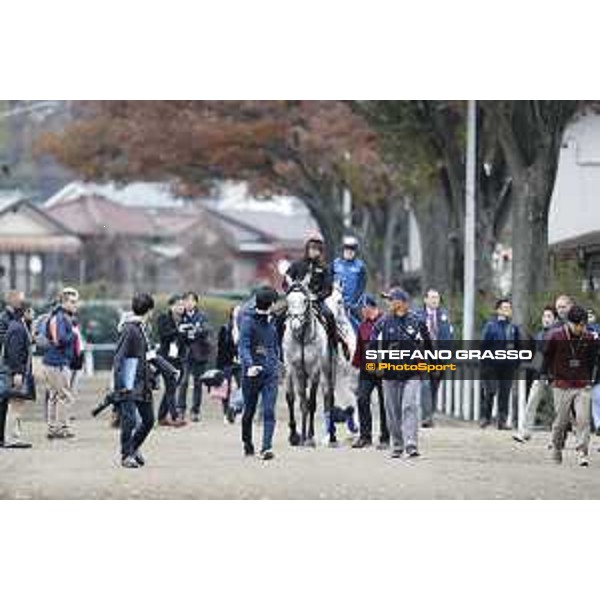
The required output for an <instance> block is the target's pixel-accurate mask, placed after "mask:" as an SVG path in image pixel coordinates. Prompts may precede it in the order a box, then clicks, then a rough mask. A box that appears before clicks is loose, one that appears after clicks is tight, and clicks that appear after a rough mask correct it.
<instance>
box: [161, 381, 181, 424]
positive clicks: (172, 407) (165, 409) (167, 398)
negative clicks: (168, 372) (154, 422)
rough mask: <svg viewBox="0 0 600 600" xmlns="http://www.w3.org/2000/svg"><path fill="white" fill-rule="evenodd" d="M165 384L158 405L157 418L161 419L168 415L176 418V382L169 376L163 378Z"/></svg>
mask: <svg viewBox="0 0 600 600" xmlns="http://www.w3.org/2000/svg"><path fill="white" fill-rule="evenodd" d="M163 381H164V384H165V391H164V394H163V397H162V400H161V402H160V406H159V407H158V420H159V421H162V420H163V419H164V418H166V417H167V415H169V416H170V417H171V419H176V418H177V406H176V401H175V396H176V394H177V382H176V381H174V380H173V379H172V378H171V377H165V378H164V379H163Z"/></svg>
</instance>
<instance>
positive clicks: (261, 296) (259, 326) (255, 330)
mask: <svg viewBox="0 0 600 600" xmlns="http://www.w3.org/2000/svg"><path fill="white" fill-rule="evenodd" d="M274 297H275V294H274V293H273V291H272V290H271V291H270V290H268V289H264V288H263V289H261V290H259V291H258V292H257V294H256V308H255V310H254V314H252V315H245V316H244V317H243V319H242V324H241V328H240V341H239V356H240V363H241V367H242V394H243V396H244V414H243V416H242V442H243V444H244V454H245V455H246V456H253V455H254V445H253V443H252V422H253V420H254V414H255V412H256V407H257V405H258V398H259V396H260V397H261V402H262V414H263V440H262V449H261V458H262V459H263V460H271V459H272V458H274V454H273V448H272V446H273V434H274V433H275V402H276V400H277V381H278V375H279V360H280V353H279V339H278V335H277V330H276V329H275V325H274V324H273V322H272V320H271V318H270V315H269V313H270V309H271V306H272V305H273V299H274Z"/></svg>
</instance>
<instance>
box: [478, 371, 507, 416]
mask: <svg viewBox="0 0 600 600" xmlns="http://www.w3.org/2000/svg"><path fill="white" fill-rule="evenodd" d="M514 374H515V371H514V369H513V368H506V367H505V368H500V369H493V368H492V369H489V368H488V369H485V370H482V377H483V379H482V382H481V406H480V413H481V419H483V420H486V421H491V420H492V410H493V408H494V397H496V396H497V398H498V423H503V424H505V423H506V420H507V419H508V401H509V398H510V390H511V388H512V384H513V379H514Z"/></svg>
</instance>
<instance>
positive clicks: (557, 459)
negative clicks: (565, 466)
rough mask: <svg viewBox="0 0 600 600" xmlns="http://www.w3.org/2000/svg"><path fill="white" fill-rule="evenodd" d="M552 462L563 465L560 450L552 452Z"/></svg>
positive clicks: (554, 449) (555, 449)
mask: <svg viewBox="0 0 600 600" xmlns="http://www.w3.org/2000/svg"><path fill="white" fill-rule="evenodd" d="M552 460H553V461H554V462H555V463H556V464H557V465H560V464H561V463H562V450H560V448H553V450H552Z"/></svg>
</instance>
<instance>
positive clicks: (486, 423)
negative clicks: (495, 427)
mask: <svg viewBox="0 0 600 600" xmlns="http://www.w3.org/2000/svg"><path fill="white" fill-rule="evenodd" d="M489 425H490V420H489V419H479V427H481V429H485V428H486V427H488V426H489Z"/></svg>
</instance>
